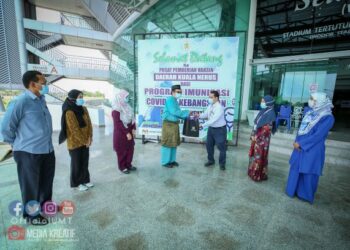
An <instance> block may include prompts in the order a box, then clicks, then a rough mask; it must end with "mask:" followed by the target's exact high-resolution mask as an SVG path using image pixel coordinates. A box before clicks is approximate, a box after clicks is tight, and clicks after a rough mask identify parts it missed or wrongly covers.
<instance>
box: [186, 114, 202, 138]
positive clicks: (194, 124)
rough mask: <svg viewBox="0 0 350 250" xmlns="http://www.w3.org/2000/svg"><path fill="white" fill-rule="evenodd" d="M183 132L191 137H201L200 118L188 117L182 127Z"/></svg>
mask: <svg viewBox="0 0 350 250" xmlns="http://www.w3.org/2000/svg"><path fill="white" fill-rule="evenodd" d="M182 134H183V135H184V136H189V137H199V121H198V119H191V118H186V119H185V122H184V126H183V129H182Z"/></svg>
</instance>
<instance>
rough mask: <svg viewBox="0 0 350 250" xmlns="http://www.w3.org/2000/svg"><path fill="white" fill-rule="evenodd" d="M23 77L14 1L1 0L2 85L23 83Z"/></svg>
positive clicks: (0, 70)
mask: <svg viewBox="0 0 350 250" xmlns="http://www.w3.org/2000/svg"><path fill="white" fill-rule="evenodd" d="M21 78H22V76H21V64H20V58H19V49H18V37H17V26H16V13H15V5H14V1H12V0H0V84H1V85H0V86H1V87H9V88H10V84H21V83H22V80H21ZM6 85H8V86H6Z"/></svg>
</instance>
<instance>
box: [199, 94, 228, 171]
mask: <svg viewBox="0 0 350 250" xmlns="http://www.w3.org/2000/svg"><path fill="white" fill-rule="evenodd" d="M199 118H200V119H208V120H207V121H206V122H205V123H204V124H203V125H202V127H204V128H206V127H208V134H207V142H206V146H207V153H208V162H207V163H205V165H204V166H206V167H209V166H212V165H214V164H215V160H214V147H215V144H216V146H217V147H218V149H219V151H220V156H219V165H220V169H221V170H225V169H226V168H225V164H226V137H227V129H226V121H225V109H224V107H223V106H222V105H221V103H220V100H219V92H218V91H215V90H213V91H210V95H209V107H208V108H207V110H206V111H205V112H204V113H203V114H201V115H200V116H199Z"/></svg>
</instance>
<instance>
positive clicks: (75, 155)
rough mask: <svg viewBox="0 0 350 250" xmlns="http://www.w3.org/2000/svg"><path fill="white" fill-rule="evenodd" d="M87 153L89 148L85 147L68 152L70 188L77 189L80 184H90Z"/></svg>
mask: <svg viewBox="0 0 350 250" xmlns="http://www.w3.org/2000/svg"><path fill="white" fill-rule="evenodd" d="M89 151H90V150H89V148H88V147H86V146H82V147H79V148H75V149H71V150H69V155H70V157H71V163H70V186H71V187H78V186H79V185H80V184H86V183H89V182H90V173H89Z"/></svg>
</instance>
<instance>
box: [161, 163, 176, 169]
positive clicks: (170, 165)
mask: <svg viewBox="0 0 350 250" xmlns="http://www.w3.org/2000/svg"><path fill="white" fill-rule="evenodd" d="M163 167H165V168H173V167H174V166H173V164H171V163H167V164H164V165H163Z"/></svg>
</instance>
